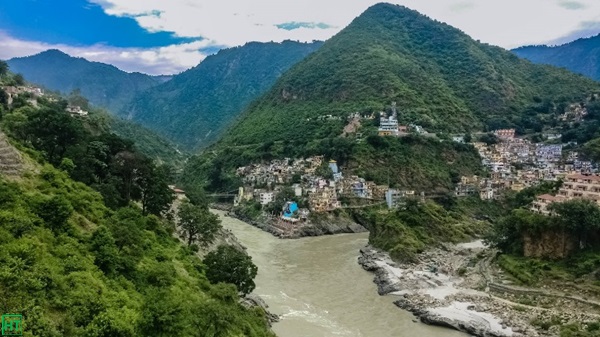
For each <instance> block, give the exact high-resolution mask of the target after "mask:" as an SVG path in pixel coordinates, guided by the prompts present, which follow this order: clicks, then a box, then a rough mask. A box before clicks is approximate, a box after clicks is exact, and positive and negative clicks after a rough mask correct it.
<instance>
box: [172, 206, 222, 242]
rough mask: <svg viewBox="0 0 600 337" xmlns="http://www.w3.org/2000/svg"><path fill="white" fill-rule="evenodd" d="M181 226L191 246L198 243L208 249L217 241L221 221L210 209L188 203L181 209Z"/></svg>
mask: <svg viewBox="0 0 600 337" xmlns="http://www.w3.org/2000/svg"><path fill="white" fill-rule="evenodd" d="M179 225H180V226H181V228H183V230H184V231H185V232H186V233H187V236H188V245H189V246H191V245H192V243H194V241H198V243H200V245H202V246H204V247H206V246H208V245H210V244H211V243H213V242H214V241H215V238H216V235H217V233H218V232H219V229H221V220H219V217H218V216H217V215H215V214H212V213H211V212H210V211H209V210H208V209H206V208H203V207H201V206H195V205H192V204H190V203H187V202H186V203H183V204H182V205H181V207H180V208H179Z"/></svg>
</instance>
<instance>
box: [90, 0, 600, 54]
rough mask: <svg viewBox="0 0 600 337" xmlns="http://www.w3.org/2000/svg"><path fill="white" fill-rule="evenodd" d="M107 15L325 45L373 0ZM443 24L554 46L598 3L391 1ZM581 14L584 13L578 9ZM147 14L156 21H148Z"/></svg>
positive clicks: (125, 4)
mask: <svg viewBox="0 0 600 337" xmlns="http://www.w3.org/2000/svg"><path fill="white" fill-rule="evenodd" d="M92 1H96V2H97V3H98V4H100V5H102V6H103V8H104V9H105V11H106V13H108V14H110V15H116V16H135V19H136V20H137V21H138V23H139V24H140V25H141V26H142V27H144V28H145V29H147V30H149V31H165V30H166V31H171V32H175V33H176V34H177V35H179V36H184V37H198V36H202V37H205V38H208V39H211V40H213V41H215V42H217V43H218V44H221V45H226V46H236V45H241V44H244V43H245V42H248V41H281V40H284V39H292V40H300V41H311V40H313V39H319V40H324V39H327V38H329V37H331V36H332V35H334V34H335V33H337V32H338V31H339V30H340V29H342V28H343V27H345V26H346V25H348V24H349V23H350V22H351V21H352V19H353V18H354V17H356V16H358V15H360V13H361V12H363V11H364V10H365V9H366V8H367V7H369V6H371V5H373V4H375V3H377V2H378V1H376V0H326V1H322V0H304V1H297V0H277V1H274V0H220V1H214V0H169V1H164V0H101V1H100V0H92ZM392 2H393V3H398V4H402V5H406V6H407V7H410V8H413V9H416V10H418V11H420V12H421V13H424V14H426V15H428V16H430V17H432V18H434V19H437V20H440V21H444V22H447V23H449V24H451V25H453V26H455V27H458V28H460V29H462V30H463V31H465V32H466V33H467V34H469V35H471V36H473V37H474V38H476V39H480V40H481V41H484V42H487V43H491V44H495V45H500V46H503V47H506V48H512V47H516V46H520V45H525V44H539V43H545V42H549V41H555V40H557V39H558V38H560V37H563V36H568V35H570V34H572V33H573V32H576V31H578V30H579V29H580V28H581V27H580V25H581V24H582V22H585V21H588V22H590V21H591V22H597V21H600V1H598V0H527V1H523V0H503V1H498V0H471V1H468V0H396V1H392ZM582 9H585V10H582ZM152 10H156V11H159V12H161V14H160V15H158V16H157V15H154V14H148V13H150V12H151V11H152ZM285 22H307V23H311V22H312V23H325V24H328V25H330V26H333V28H328V29H320V28H315V29H296V30H291V31H286V30H284V29H278V28H277V27H276V26H275V25H277V24H281V23H285Z"/></svg>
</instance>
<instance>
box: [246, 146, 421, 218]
mask: <svg viewBox="0 0 600 337" xmlns="http://www.w3.org/2000/svg"><path fill="white" fill-rule="evenodd" d="M237 175H238V176H239V177H241V178H242V181H243V182H244V186H243V187H240V189H239V193H238V195H237V196H236V198H235V204H239V203H241V202H243V201H251V200H254V201H257V202H259V203H260V204H261V205H263V206H266V205H269V204H270V203H272V202H273V201H274V200H275V199H276V196H277V194H278V193H279V192H281V191H282V189H283V188H284V187H285V186H291V190H292V191H293V194H294V196H295V198H296V199H297V200H299V201H300V204H301V205H305V206H306V207H305V208H299V209H298V212H297V213H298V214H297V216H296V218H298V217H299V218H301V219H306V217H307V216H308V214H309V213H310V212H316V213H324V212H331V211H334V210H336V209H340V208H344V206H343V205H342V202H341V199H342V198H355V199H363V200H367V201H371V202H380V203H383V201H384V200H385V199H386V195H389V194H390V191H392V190H390V188H389V186H386V185H377V184H375V183H374V182H372V181H366V180H365V179H364V178H361V177H358V176H355V175H349V176H344V175H343V173H342V171H341V170H340V168H339V166H338V164H337V162H336V161H334V160H331V161H329V162H325V160H324V158H323V156H315V157H310V158H304V159H295V160H292V159H282V160H273V161H271V162H269V163H265V164H252V165H249V166H244V167H240V168H238V169H237ZM408 194H414V191H407V192H404V193H403V195H408ZM393 195H394V196H396V197H398V195H399V193H398V192H396V191H394V192H393ZM286 201H288V200H286ZM282 218H283V219H284V220H287V221H294V220H292V217H289V216H285V215H283V216H282Z"/></svg>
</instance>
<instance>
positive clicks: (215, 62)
mask: <svg viewBox="0 0 600 337" xmlns="http://www.w3.org/2000/svg"><path fill="white" fill-rule="evenodd" d="M321 44H322V43H321V42H314V43H298V42H292V41H285V42H283V43H256V42H254V43H248V44H246V45H244V46H242V47H236V48H230V49H225V50H221V51H219V53H217V54H216V55H212V56H209V57H207V58H206V59H205V60H204V61H202V62H201V63H200V64H199V65H198V66H196V67H194V68H192V69H189V70H187V71H185V72H183V73H181V74H179V75H177V76H175V77H173V79H172V80H170V81H168V82H166V83H164V84H162V85H159V86H156V87H154V88H151V89H149V90H147V91H145V92H143V93H141V94H138V95H137V96H136V97H135V98H134V100H133V103H132V104H131V105H130V106H128V107H127V108H126V109H124V110H122V112H121V113H122V115H123V116H124V117H126V118H127V119H131V120H134V121H136V122H138V123H140V124H142V125H144V126H146V127H148V128H150V129H153V130H156V131H158V132H160V133H162V134H163V135H165V136H167V137H168V138H170V139H171V140H173V141H175V142H177V143H180V144H183V145H185V146H186V147H188V148H196V147H199V146H203V145H207V144H209V143H210V142H212V141H214V140H215V139H217V137H218V136H219V135H220V134H221V132H222V131H223V130H224V129H225V128H226V127H227V126H228V125H229V124H230V123H231V122H232V121H233V120H234V119H235V118H236V117H237V116H238V115H239V113H240V112H242V111H243V110H244V109H245V108H246V106H247V105H248V103H250V102H251V101H252V100H254V99H255V98H257V97H258V96H260V95H261V94H263V93H264V92H265V91H267V90H268V89H269V88H270V87H271V86H272V85H273V83H274V82H275V81H276V79H277V78H278V77H279V76H280V75H281V74H283V73H284V72H285V71H286V70H288V69H289V68H290V67H291V66H292V65H294V64H295V63H297V62H299V61H300V60H302V59H303V58H304V57H306V56H307V55H308V54H310V53H312V52H314V51H315V50H317V49H318V48H319V47H320V46H321Z"/></svg>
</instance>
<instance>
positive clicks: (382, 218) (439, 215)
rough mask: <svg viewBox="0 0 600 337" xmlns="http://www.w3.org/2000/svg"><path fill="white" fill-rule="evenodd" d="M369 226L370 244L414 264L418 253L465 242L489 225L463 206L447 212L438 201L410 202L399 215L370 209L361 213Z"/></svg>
mask: <svg viewBox="0 0 600 337" xmlns="http://www.w3.org/2000/svg"><path fill="white" fill-rule="evenodd" d="M358 213H359V216H360V217H361V218H362V219H363V220H364V221H365V223H368V224H369V232H370V235H369V242H370V244H372V245H373V246H375V247H377V248H380V249H384V250H386V251H388V252H389V253H390V256H391V257H392V258H393V259H395V260H399V261H404V262H410V261H414V259H415V258H416V256H417V254H419V253H421V252H423V251H425V250H426V249H427V248H429V247H431V246H433V245H436V244H439V243H440V242H454V243H458V242H463V241H466V240H469V239H471V238H473V237H476V236H477V235H480V234H481V233H482V232H483V231H484V230H485V225H484V224H482V223H481V222H479V221H476V220H473V219H471V218H469V217H468V216H465V215H464V213H463V212H462V210H461V208H460V207H456V208H451V209H449V210H447V209H444V208H443V207H442V206H440V205H438V204H436V203H435V202H432V201H428V202H425V203H420V202H418V201H417V200H411V199H409V200H407V202H406V206H405V207H403V208H400V209H398V210H397V211H395V212H390V211H388V210H387V209H370V210H367V211H362V212H358Z"/></svg>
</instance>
